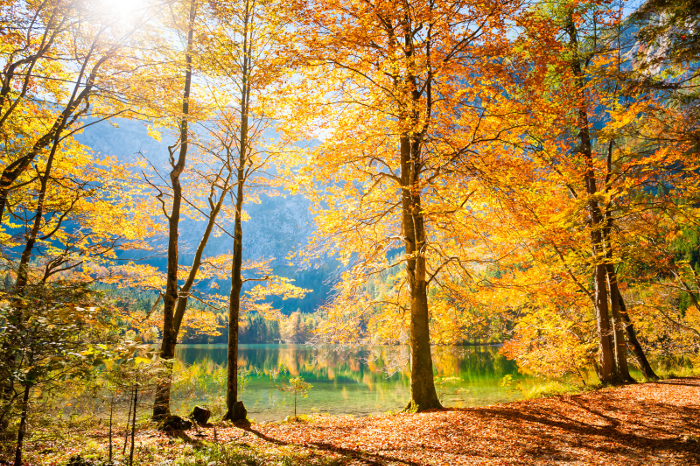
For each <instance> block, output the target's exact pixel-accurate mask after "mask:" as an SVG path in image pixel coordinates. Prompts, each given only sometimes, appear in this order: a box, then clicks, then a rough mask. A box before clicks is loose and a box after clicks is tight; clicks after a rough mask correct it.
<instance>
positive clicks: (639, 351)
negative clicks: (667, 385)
mask: <svg viewBox="0 0 700 466" xmlns="http://www.w3.org/2000/svg"><path fill="white" fill-rule="evenodd" d="M620 316H621V318H622V323H623V324H624V328H625V333H626V334H627V339H628V340H629V342H630V346H632V353H633V354H634V357H635V359H636V360H637V366H638V367H639V370H641V371H642V375H644V378H645V379H647V380H659V376H658V375H656V373H655V372H654V369H652V368H651V364H649V360H648V359H647V357H646V354H644V349H643V348H642V345H641V344H640V343H639V340H638V339H637V332H635V331H634V326H633V325H632V321H631V320H630V316H629V314H628V313H627V305H626V304H625V300H624V299H623V298H622V295H620Z"/></svg>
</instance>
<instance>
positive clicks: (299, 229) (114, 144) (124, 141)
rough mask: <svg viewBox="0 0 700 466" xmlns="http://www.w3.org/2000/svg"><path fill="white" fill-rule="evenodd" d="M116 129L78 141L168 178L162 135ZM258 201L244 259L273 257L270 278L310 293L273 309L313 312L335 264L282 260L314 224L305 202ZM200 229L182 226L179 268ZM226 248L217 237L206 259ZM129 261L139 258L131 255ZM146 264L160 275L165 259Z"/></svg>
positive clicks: (138, 126)
mask: <svg viewBox="0 0 700 466" xmlns="http://www.w3.org/2000/svg"><path fill="white" fill-rule="evenodd" d="M116 124H117V126H116V127H115V126H113V125H110V124H109V123H100V124H97V125H94V126H91V127H88V128H87V129H86V130H85V132H84V133H83V134H81V135H79V136H78V140H79V141H80V142H81V143H83V144H85V145H87V146H89V147H91V148H92V149H93V150H95V151H97V152H99V153H102V154H105V155H111V156H116V157H119V158H120V159H121V160H125V161H126V160H134V154H137V153H139V152H140V153H142V154H143V155H144V156H145V157H146V158H148V160H149V161H150V162H151V163H152V164H153V165H154V166H156V167H158V168H159V169H161V170H163V173H164V174H166V175H167V173H168V164H167V161H168V148H167V147H168V145H169V144H172V142H173V141H172V140H171V139H169V138H168V136H167V135H163V140H162V141H161V142H158V141H156V140H155V139H153V138H152V137H150V136H149V135H148V131H147V128H146V126H145V125H144V123H142V122H138V121H130V120H116ZM261 201H262V202H261V203H260V204H253V203H249V204H248V205H247V206H246V208H245V209H246V212H247V213H248V215H250V220H249V221H247V222H244V223H243V242H244V244H243V255H244V259H245V260H256V259H261V258H271V257H274V258H275V260H274V261H273V267H274V270H275V273H277V274H279V275H282V276H286V277H290V278H293V279H295V280H296V284H297V285H298V286H301V287H304V288H311V289H313V290H314V292H313V293H311V294H309V295H307V297H306V298H304V299H301V300H288V301H281V300H273V303H274V304H275V306H276V307H281V308H282V309H283V312H284V313H285V314H289V313H291V312H293V311H295V310H297V309H300V310H301V311H302V312H312V311H313V310H314V309H315V308H316V307H317V306H318V305H319V304H320V303H321V302H323V300H324V299H325V298H326V295H327V293H328V291H329V289H330V287H329V286H328V285H327V284H325V283H324V282H325V281H326V280H327V278H328V277H329V276H330V274H331V273H332V271H333V270H334V269H335V264H334V263H333V262H332V261H330V262H329V263H327V264H319V268H317V269H307V270H298V269H296V268H295V267H290V266H288V262H289V261H288V260H285V258H286V256H287V255H288V254H289V252H290V251H292V250H298V249H299V248H300V247H301V246H304V245H305V244H307V242H308V238H309V236H310V235H311V234H312V233H313V224H314V223H313V217H312V215H311V213H310V212H309V203H308V201H307V200H306V199H305V198H304V197H302V196H290V195H287V196H285V197H281V196H277V197H269V196H261ZM204 226H205V225H204V222H203V221H200V222H196V221H192V220H189V219H185V220H184V221H183V222H182V223H181V226H180V245H181V246H180V247H181V255H180V261H181V263H183V264H188V263H190V262H191V260H192V253H193V252H194V250H195V248H196V247H197V244H198V242H199V239H200V238H201V234H202V232H203V230H204ZM165 244H166V243H165V240H164V238H162V239H160V240H158V242H157V243H156V244H154V246H155V247H160V248H161V249H164V248H165ZM231 249H232V239H231V238H230V237H229V236H228V235H226V234H222V235H220V236H218V237H212V238H211V239H210V240H209V244H208V245H207V249H206V250H205V254H206V255H209V256H211V255H218V254H222V253H226V252H229V251H230V250H231ZM149 255H150V254H149ZM124 257H127V256H124ZM131 257H134V258H137V257H138V256H137V255H134V253H131ZM141 257H143V256H141ZM147 262H148V263H149V264H152V265H155V266H158V267H160V268H162V269H163V270H165V267H166V259H165V255H164V254H160V255H156V256H154V257H149V258H148V260H147ZM229 290H230V283H228V282H219V288H218V290H216V291H215V292H217V293H220V294H228V292H229Z"/></svg>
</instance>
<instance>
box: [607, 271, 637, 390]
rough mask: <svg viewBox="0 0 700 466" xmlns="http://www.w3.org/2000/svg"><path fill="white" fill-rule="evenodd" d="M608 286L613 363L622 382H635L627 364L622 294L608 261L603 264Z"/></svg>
mask: <svg viewBox="0 0 700 466" xmlns="http://www.w3.org/2000/svg"><path fill="white" fill-rule="evenodd" d="M605 268H606V272H607V277H608V286H609V287H610V303H611V308H612V317H613V329H614V333H613V337H614V345H615V363H616V364H617V373H618V375H619V376H620V378H621V379H622V381H623V382H629V383H635V382H636V380H634V379H633V378H632V376H631V375H630V372H629V368H628V366H627V345H626V344H625V329H624V324H623V322H622V312H621V310H620V308H621V306H620V302H621V300H622V296H620V289H619V287H618V286H617V275H616V274H615V267H614V266H613V265H612V264H610V263H608V264H606V266H605Z"/></svg>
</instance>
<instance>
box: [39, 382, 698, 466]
mask: <svg viewBox="0 0 700 466" xmlns="http://www.w3.org/2000/svg"><path fill="white" fill-rule="evenodd" d="M74 435H75V436H74V437H73V439H74V440H73V441H72V442H67V443H62V442H60V441H56V440H54V441H53V443H50V444H48V443H46V442H40V441H39V439H35V440H34V441H33V442H31V444H30V445H28V447H29V450H30V451H27V455H26V460H27V462H28V464H30V465H39V464H49V465H50V464H54V465H61V464H66V460H67V458H68V457H70V456H71V455H74V454H78V453H80V454H82V455H83V456H84V457H87V458H95V459H97V458H101V459H102V460H104V459H105V458H106V456H107V455H106V453H107V434H106V432H105V429H104V425H103V427H102V428H101V429H95V430H94V431H89V432H85V431H83V432H75V434H74ZM121 435H123V433H122V434H121ZM70 437H71V436H66V437H65V438H66V439H69V438H70ZM76 437H82V438H84V439H89V441H88V442H84V441H76V440H75V439H76ZM122 442H123V437H121V438H119V439H117V440H115V446H114V449H115V452H118V453H115V458H117V459H118V460H119V461H120V462H121V461H122V458H123V457H122V454H121V453H122V445H123V443H122ZM135 445H136V448H135V455H134V465H162V466H165V465H168V464H171V465H178V464H179V465H184V466H195V465H202V466H218V465H223V466H230V465H234V464H247V465H268V464H269V465H273V464H274V465H277V464H280V465H292V464H299V465H304V464H321V465H410V466H413V465H450V466H451V465H462V464H465V465H472V464H484V465H486V464H488V465H496V464H499V465H511V464H513V465H519V464H527V465H529V464H538V465H540V464H541V465H545V464H548V465H549V464H551V465H554V464H566V465H591V464H605V465H652V464H659V465H700V378H683V379H671V380H665V381H662V382H657V383H643V384H636V385H626V386H622V387H616V388H606V389H601V390H596V391H592V392H587V393H583V394H579V395H569V396H558V397H553V398H540V399H533V400H523V401H517V402H513V403H506V404H500V405H494V406H484V407H479V408H468V409H447V410H444V411H434V412H424V413H417V414H408V413H401V414H387V415H380V416H371V417H366V418H352V417H333V416H313V417H305V418H304V420H303V421H294V422H289V421H287V422H270V423H260V424H257V423H254V424H252V425H250V426H247V427H236V426H233V425H231V424H224V423H218V424H215V425H212V426H208V427H204V428H200V429H193V430H190V431H186V432H183V433H181V434H178V435H175V436H173V435H166V434H163V433H161V432H158V431H156V430H155V429H153V428H152V427H151V428H148V427H147V426H144V429H142V430H141V431H140V432H138V434H137V436H136V442H135ZM127 456H128V451H127ZM94 464H98V463H97V462H95V463H94Z"/></svg>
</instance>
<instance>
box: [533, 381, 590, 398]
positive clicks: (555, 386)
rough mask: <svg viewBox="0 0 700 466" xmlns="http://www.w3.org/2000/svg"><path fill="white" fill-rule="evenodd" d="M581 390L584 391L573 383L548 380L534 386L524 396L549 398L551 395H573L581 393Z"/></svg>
mask: <svg viewBox="0 0 700 466" xmlns="http://www.w3.org/2000/svg"><path fill="white" fill-rule="evenodd" d="M582 391H584V389H582V388H580V387H577V386H575V385H571V384H567V383H562V382H558V381H550V382H546V383H543V384H540V385H536V386H534V387H533V388H532V390H530V392H529V393H526V394H525V398H528V399H532V398H549V397H552V396H560V395H573V394H577V393H581V392H582Z"/></svg>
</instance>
